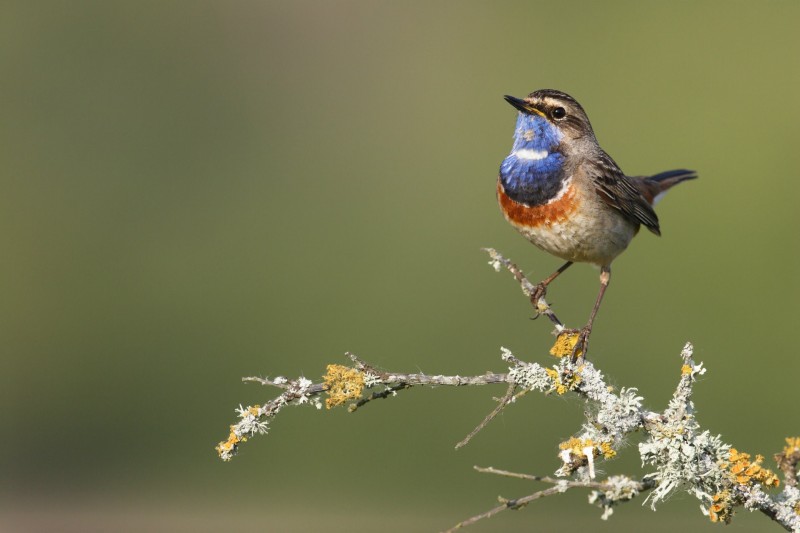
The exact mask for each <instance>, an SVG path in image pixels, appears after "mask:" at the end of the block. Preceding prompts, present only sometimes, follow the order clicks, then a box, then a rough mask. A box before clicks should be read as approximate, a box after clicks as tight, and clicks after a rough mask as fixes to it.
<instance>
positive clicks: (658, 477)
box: [639, 343, 730, 509]
mask: <svg viewBox="0 0 800 533" xmlns="http://www.w3.org/2000/svg"><path fill="white" fill-rule="evenodd" d="M692 352H693V348H692V345H691V344H689V343H687V344H686V346H684V348H683V351H682V352H681V357H682V358H683V360H684V364H683V367H682V371H681V379H680V382H679V383H678V387H677V389H676V390H675V393H674V394H673V396H672V399H671V400H670V402H669V405H668V407H667V409H666V410H665V411H664V412H663V413H661V414H655V413H651V414H650V416H648V417H647V419H646V421H645V427H646V429H647V439H646V440H645V441H644V442H642V443H641V444H639V454H640V456H641V459H642V465H643V466H644V465H651V466H655V467H656V471H655V472H654V473H652V474H650V476H649V477H650V478H651V479H653V480H654V481H656V483H657V486H656V488H655V489H653V492H651V493H650V495H649V496H648V498H649V500H650V502H651V505H652V507H653V508H654V509H655V505H656V504H657V503H658V502H659V501H661V500H664V499H665V498H667V496H669V495H670V494H671V493H672V492H673V491H674V490H676V489H678V488H685V489H686V490H688V491H689V492H691V493H692V494H693V495H694V496H695V497H697V498H698V499H699V500H700V501H701V502H703V504H706V505H709V504H711V502H712V500H713V497H714V495H715V494H717V493H719V492H720V491H721V490H722V488H723V487H724V485H725V482H726V481H727V479H728V477H729V473H728V472H727V471H726V470H725V469H724V468H723V465H724V463H725V460H726V459H727V457H728V451H729V449H730V446H729V445H728V444H725V443H724V442H723V441H722V439H721V438H720V436H719V435H712V434H711V433H710V432H709V431H701V429H700V424H698V423H697V420H696V419H695V417H694V404H693V403H692V401H691V395H692V385H693V384H694V383H695V381H696V378H697V376H699V375H702V374H704V373H705V368H703V365H702V363H701V364H694V361H692Z"/></svg>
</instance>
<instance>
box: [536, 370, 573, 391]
mask: <svg viewBox="0 0 800 533" xmlns="http://www.w3.org/2000/svg"><path fill="white" fill-rule="evenodd" d="M579 370H580V369H579ZM544 371H545V372H547V375H548V376H549V377H550V379H552V380H553V390H555V391H556V394H564V393H566V392H567V391H568V390H571V389H573V388H574V387H576V386H577V385H578V384H579V383H580V382H581V381H582V378H581V377H580V375H579V374H577V373H575V374H570V375H569V376H567V379H566V381H563V380H562V379H561V378H562V376H561V375H560V374H559V372H558V370H556V369H555V368H545V369H544Z"/></svg>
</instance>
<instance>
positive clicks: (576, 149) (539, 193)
mask: <svg viewBox="0 0 800 533" xmlns="http://www.w3.org/2000/svg"><path fill="white" fill-rule="evenodd" d="M505 98H506V101H508V103H509V104H511V105H512V106H514V107H515V108H516V109H517V110H519V116H518V117H517V127H516V130H515V131H514V146H513V147H512V148H511V153H510V154H509V155H508V157H506V158H505V159H504V160H503V163H502V164H501V165H500V176H499V177H498V179H497V199H498V201H499V203H500V208H501V209H502V211H503V215H505V217H506V220H508V221H509V222H510V223H511V225H512V226H514V227H515V228H516V229H517V231H519V232H520V233H521V234H522V235H523V236H524V237H525V238H526V239H528V240H529V241H531V242H532V243H533V244H535V245H536V246H538V247H539V248H541V249H542V250H544V251H545V252H548V253H550V254H552V255H555V256H557V257H560V258H561V259H564V260H566V261H567V262H566V263H565V264H564V265H563V266H562V267H561V268H559V269H558V270H557V271H555V272H554V273H553V274H552V275H551V276H550V277H548V278H547V279H545V280H543V281H542V282H540V283H539V284H538V285H537V286H536V293H535V295H534V298H532V301H538V298H540V297H542V296H544V294H545V292H546V290H547V286H548V285H549V284H550V283H551V282H552V281H553V280H554V279H555V278H556V277H558V275H559V274H561V273H562V272H564V271H565V270H566V269H567V268H569V266H570V265H572V263H574V262H584V263H593V264H595V265H598V266H599V267H600V293H599V294H598V295H597V301H596V302H595V304H594V308H593V309H592V313H591V315H590V316H589V322H588V323H587V324H586V326H585V327H584V328H583V329H581V330H580V331H579V332H578V333H579V336H578V342H577V344H576V346H575V348H574V350H573V352H572V353H573V358H575V357H576V354H578V353H583V354H586V352H587V351H588V346H589V335H590V334H591V331H592V323H593V322H594V318H595V316H596V315H597V310H598V309H599V308H600V302H601V301H602V299H603V294H604V293H605V290H606V287H607V286H608V282H609V280H610V278H611V262H612V261H613V260H614V258H615V257H617V256H618V255H619V254H620V253H622V251H623V250H625V248H627V247H628V244H629V243H630V242H631V239H633V237H634V235H636V233H638V231H639V226H640V225H644V226H645V227H646V228H647V229H649V230H650V231H652V232H653V233H655V234H656V235H660V234H661V232H660V229H659V226H658V217H657V216H656V213H655V211H653V206H654V205H655V204H656V202H657V201H658V200H659V199H660V198H661V196H662V195H663V194H664V193H665V192H666V191H667V190H668V189H669V188H670V187H672V186H673V185H676V184H678V183H680V182H682V181H684V180H688V179H693V178H696V177H697V174H696V173H695V172H693V171H691V170H670V171H668V172H662V173H660V174H656V175H654V176H647V177H631V176H626V175H625V174H624V173H623V172H622V170H620V168H619V167H618V166H617V164H616V163H615V162H614V160H613V159H611V157H610V156H609V155H608V154H607V153H605V152H604V151H603V149H602V148H600V145H599V144H598V143H597V138H595V136H594V131H593V130H592V125H591V124H590V123H589V118H588V117H587V116H586V113H585V112H584V110H583V108H582V107H581V105H580V104H579V103H578V102H577V101H576V100H575V99H574V98H572V97H571V96H569V95H568V94H565V93H562V92H561V91H556V90H553V89H542V90H539V91H536V92H533V93H531V94H529V95H528V97H527V98H522V99H520V98H514V97H513V96H506V97H505Z"/></svg>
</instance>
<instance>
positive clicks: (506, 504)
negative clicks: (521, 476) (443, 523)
mask: <svg viewBox="0 0 800 533" xmlns="http://www.w3.org/2000/svg"><path fill="white" fill-rule="evenodd" d="M562 492H564V489H563V488H561V487H560V486H555V487H550V488H549V489H544V490H540V491H538V492H534V493H533V494H529V495H528V496H523V497H522V498H517V499H515V500H504V499H503V498H498V499H499V500H500V501H501V502H502V503H501V504H500V505H498V506H497V507H494V508H492V509H489V510H488V511H486V512H485V513H481V514H479V515H475V516H473V517H472V518H468V519H466V520H464V521H463V522H459V523H458V524H456V525H454V526H453V527H451V528H450V529H448V530H446V531H445V532H444V533H452V532H453V531H456V530H457V529H461V528H462V527H466V526H470V525H472V524H474V523H475V522H478V521H479V520H483V519H484V518H491V517H493V516H494V515H496V514H498V513H501V512H503V511H506V510H508V509H521V508H522V507H524V506H526V505H528V504H529V503H530V502H532V501H534V500H538V499H539V498H545V497H547V496H552V495H554V494H560V493H562Z"/></svg>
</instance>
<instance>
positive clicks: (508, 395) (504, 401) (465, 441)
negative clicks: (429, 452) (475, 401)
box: [456, 383, 517, 450]
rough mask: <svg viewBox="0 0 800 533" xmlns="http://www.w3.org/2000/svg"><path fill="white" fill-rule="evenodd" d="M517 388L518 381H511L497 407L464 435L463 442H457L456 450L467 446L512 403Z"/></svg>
mask: <svg viewBox="0 0 800 533" xmlns="http://www.w3.org/2000/svg"><path fill="white" fill-rule="evenodd" d="M515 390H517V384H516V383H511V384H509V385H508V390H507V391H506V394H505V396H503V397H502V398H500V399H498V400H497V407H495V408H494V409H492V412H491V413H489V414H488V415H486V418H484V419H483V421H482V422H481V423H480V424H478V425H477V426H476V427H475V429H473V430H472V431H470V433H469V435H467V436H466V437H464V439H463V440H462V441H461V442H459V443H458V444H456V450H457V449H459V448H461V447H463V446H466V445H467V444H468V443H469V441H471V440H472V437H474V436H475V435H477V434H478V432H479V431H481V430H482V429H483V428H485V427H486V425H487V424H488V423H489V422H491V421H492V420H493V419H494V417H496V416H497V415H499V414H500V411H502V410H503V409H504V408H505V406H506V405H508V404H510V403H511V402H513V401H514V391H515Z"/></svg>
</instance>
